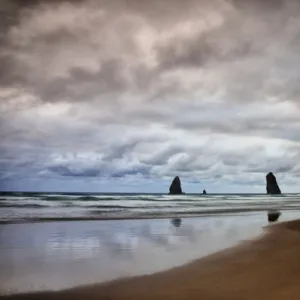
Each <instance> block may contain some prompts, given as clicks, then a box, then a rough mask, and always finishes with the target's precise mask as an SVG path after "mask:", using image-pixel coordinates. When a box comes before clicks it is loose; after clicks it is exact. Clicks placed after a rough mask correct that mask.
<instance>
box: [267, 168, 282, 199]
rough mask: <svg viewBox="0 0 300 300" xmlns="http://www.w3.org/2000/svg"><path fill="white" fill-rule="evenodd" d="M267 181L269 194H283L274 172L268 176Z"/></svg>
mask: <svg viewBox="0 0 300 300" xmlns="http://www.w3.org/2000/svg"><path fill="white" fill-rule="evenodd" d="M266 180H267V194H281V191H280V188H279V186H278V184H277V181H276V177H275V176H274V174H273V173H272V172H270V173H268V174H267V176H266Z"/></svg>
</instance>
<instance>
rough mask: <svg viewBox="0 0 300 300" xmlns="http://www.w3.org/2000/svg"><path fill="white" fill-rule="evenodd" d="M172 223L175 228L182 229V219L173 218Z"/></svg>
mask: <svg viewBox="0 0 300 300" xmlns="http://www.w3.org/2000/svg"><path fill="white" fill-rule="evenodd" d="M171 223H172V224H173V225H174V226H175V227H180V225H181V219H180V218H173V219H172V220H171Z"/></svg>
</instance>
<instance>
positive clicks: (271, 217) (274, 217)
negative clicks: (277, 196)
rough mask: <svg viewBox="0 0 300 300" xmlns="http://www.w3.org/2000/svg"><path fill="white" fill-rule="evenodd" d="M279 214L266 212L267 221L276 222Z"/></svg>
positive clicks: (277, 212)
mask: <svg viewBox="0 0 300 300" xmlns="http://www.w3.org/2000/svg"><path fill="white" fill-rule="evenodd" d="M280 215H281V212H280V211H277V210H274V211H269V212H268V221H269V222H275V221H277V220H278V218H279V217H280Z"/></svg>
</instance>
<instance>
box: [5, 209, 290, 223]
mask: <svg viewBox="0 0 300 300" xmlns="http://www.w3.org/2000/svg"><path fill="white" fill-rule="evenodd" d="M293 211H294V209H281V212H293ZM258 212H260V213H267V212H268V210H261V209H257V210H255V209H250V210H238V211H234V210H228V211H220V212H219V211H207V212H200V213H199V212H196V213H175V214H165V215H155V214H154V215H151V214H149V215H137V216H107V217H105V216H101V217H100V216H99V217H98V216H97V217H93V216H86V217H85V216H82V217H81V216H80V217H41V218H24V219H15V220H0V225H6V224H30V223H45V222H71V221H118V220H161V219H173V218H182V219H184V218H199V217H201V218H202V217H203V218H205V217H212V216H230V215H234V216H235V215H248V214H251V213H258Z"/></svg>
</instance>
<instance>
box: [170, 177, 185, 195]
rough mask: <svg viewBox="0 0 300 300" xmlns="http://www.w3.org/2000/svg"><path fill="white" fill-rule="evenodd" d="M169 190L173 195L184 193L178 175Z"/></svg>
mask: <svg viewBox="0 0 300 300" xmlns="http://www.w3.org/2000/svg"><path fill="white" fill-rule="evenodd" d="M169 192H170V194H172V195H180V194H182V189H181V182H180V179H179V177H178V176H176V177H175V178H174V180H173V181H172V183H171V185H170V188H169Z"/></svg>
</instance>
